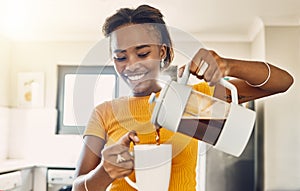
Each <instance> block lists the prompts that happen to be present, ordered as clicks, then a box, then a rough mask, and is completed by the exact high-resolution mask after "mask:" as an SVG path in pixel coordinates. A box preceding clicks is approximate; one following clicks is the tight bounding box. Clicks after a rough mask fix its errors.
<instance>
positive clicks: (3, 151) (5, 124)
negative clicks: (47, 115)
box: [0, 35, 11, 161]
mask: <svg viewBox="0 0 300 191" xmlns="http://www.w3.org/2000/svg"><path fill="white" fill-rule="evenodd" d="M10 58H11V42H10V41H9V40H8V39H6V38H4V37H2V36H1V35H0V68H1V69H0V161H1V160H4V159H6V158H7V145H8V128H9V116H10V115H9V114H10V111H9V108H8V106H9V102H10V99H9V98H10V94H9V91H10V87H9V81H10V66H11V65H10Z"/></svg>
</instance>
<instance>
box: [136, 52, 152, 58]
mask: <svg viewBox="0 0 300 191" xmlns="http://www.w3.org/2000/svg"><path fill="white" fill-rule="evenodd" d="M149 54H150V52H146V53H141V54H138V56H139V57H140V58H145V57H147V56H148V55H149Z"/></svg>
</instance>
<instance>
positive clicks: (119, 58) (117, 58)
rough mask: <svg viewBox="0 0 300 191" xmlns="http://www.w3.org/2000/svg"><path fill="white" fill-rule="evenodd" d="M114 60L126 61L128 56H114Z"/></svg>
mask: <svg viewBox="0 0 300 191" xmlns="http://www.w3.org/2000/svg"><path fill="white" fill-rule="evenodd" d="M114 60H115V61H117V62H122V61H125V60H126V57H125V56H124V57H114Z"/></svg>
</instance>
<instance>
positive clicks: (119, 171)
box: [102, 131, 140, 179]
mask: <svg viewBox="0 0 300 191" xmlns="http://www.w3.org/2000/svg"><path fill="white" fill-rule="evenodd" d="M139 141H140V140H139V138H138V136H137V133H136V132H135V131H130V132H128V133H126V134H125V135H124V136H123V137H121V139H120V140H119V141H118V142H117V143H116V144H113V145H111V146H109V147H106V148H105V149H104V150H103V151H102V159H103V167H104V170H105V171H106V172H107V174H108V175H109V176H110V177H111V178H112V179H116V178H122V177H125V176H128V175H129V174H131V173H132V171H133V169H134V159H133V156H132V155H131V154H130V152H129V147H130V142H133V143H134V144H135V143H138V142H139Z"/></svg>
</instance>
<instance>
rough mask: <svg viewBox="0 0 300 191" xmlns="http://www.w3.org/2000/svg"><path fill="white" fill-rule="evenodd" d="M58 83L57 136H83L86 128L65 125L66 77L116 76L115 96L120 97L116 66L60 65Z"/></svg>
mask: <svg viewBox="0 0 300 191" xmlns="http://www.w3.org/2000/svg"><path fill="white" fill-rule="evenodd" d="M57 69H58V71H57V73H58V81H57V84H58V85H57V101H56V109H57V125H56V130H55V134H83V132H84V130H85V126H83V125H64V123H63V119H64V100H65V98H64V95H65V76H66V75H68V74H85V75H99V74H100V73H101V75H102V74H103V75H114V76H115V95H114V97H115V98H116V97H118V96H119V76H118V75H117V73H116V71H115V69H114V66H111V65H96V66H94V65H93V66H88V65H80V66H79V65H58V68H57Z"/></svg>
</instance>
